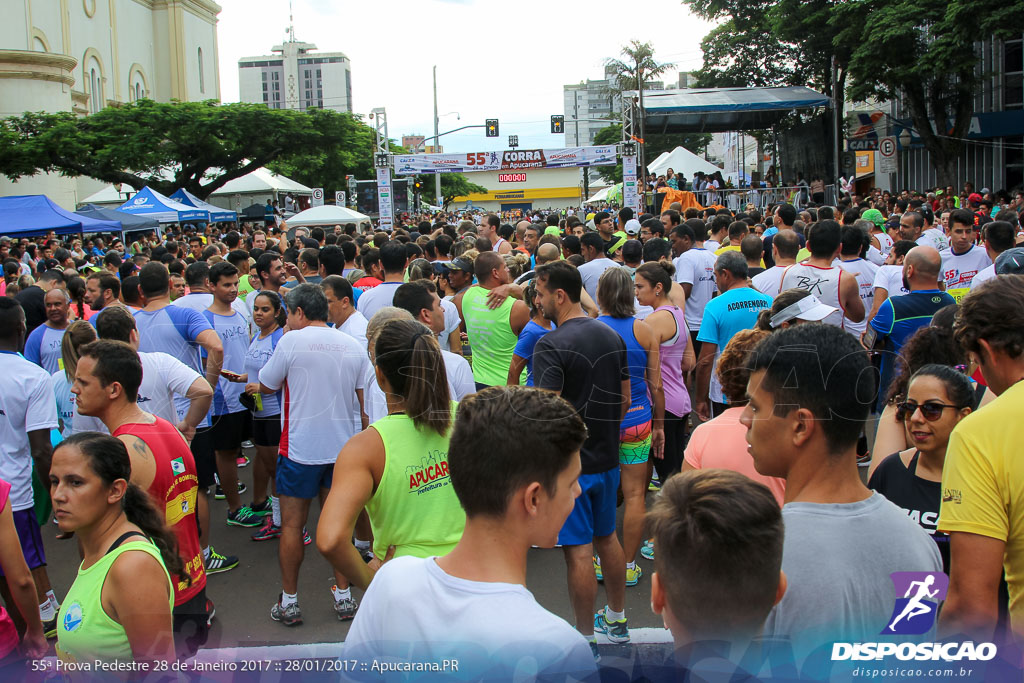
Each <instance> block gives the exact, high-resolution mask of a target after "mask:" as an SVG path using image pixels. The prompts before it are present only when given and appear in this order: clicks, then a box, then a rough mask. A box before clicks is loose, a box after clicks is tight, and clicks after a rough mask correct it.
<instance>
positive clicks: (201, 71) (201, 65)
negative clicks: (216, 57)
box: [199, 48, 206, 92]
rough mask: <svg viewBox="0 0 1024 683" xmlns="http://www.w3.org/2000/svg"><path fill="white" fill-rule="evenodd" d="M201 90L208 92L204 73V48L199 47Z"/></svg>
mask: <svg viewBox="0 0 1024 683" xmlns="http://www.w3.org/2000/svg"><path fill="white" fill-rule="evenodd" d="M199 92H206V77H205V75H204V73H203V48H199Z"/></svg>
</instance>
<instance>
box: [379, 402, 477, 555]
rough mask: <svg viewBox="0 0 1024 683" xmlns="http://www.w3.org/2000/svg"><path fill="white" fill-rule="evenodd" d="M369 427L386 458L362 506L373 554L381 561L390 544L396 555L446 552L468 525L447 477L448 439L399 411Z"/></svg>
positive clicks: (453, 545)
mask: <svg viewBox="0 0 1024 683" xmlns="http://www.w3.org/2000/svg"><path fill="white" fill-rule="evenodd" d="M455 405H456V404H455V403H454V402H453V403H452V408H453V411H454V407H455ZM370 427H371V428H373V429H375V430H377V433H378V434H380V438H381V440H382V441H383V442H384V454H385V455H384V473H383V474H382V475H381V478H380V484H379V485H378V486H377V491H376V492H375V493H374V494H373V497H372V498H370V500H369V502H368V503H367V504H366V512H367V514H368V515H369V516H370V526H371V527H372V528H373V553H374V555H376V556H377V557H380V558H383V557H384V555H385V554H386V553H387V550H388V546H389V545H393V546H395V557H401V556H403V555H412V556H413V557H431V556H433V555H444V554H446V553H448V552H449V551H450V550H451V549H452V548H454V547H455V544H456V543H458V542H459V539H460V538H462V530H463V528H465V526H466V513H465V512H464V511H463V510H462V506H461V505H459V499H458V497H456V495H455V489H454V488H452V482H451V478H450V477H449V476H448V435H446V436H441V435H439V434H438V433H437V432H435V431H433V430H431V429H429V428H428V429H417V428H416V425H414V424H413V421H412V419H410V418H409V416H407V415H405V414H401V413H398V414H394V415H388V416H387V417H384V418H381V419H380V420H377V421H376V422H374V423H373V424H372V425H370Z"/></svg>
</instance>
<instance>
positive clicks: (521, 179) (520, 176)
mask: <svg viewBox="0 0 1024 683" xmlns="http://www.w3.org/2000/svg"><path fill="white" fill-rule="evenodd" d="M498 182H499V183H525V182H526V174H525V173H499V174H498Z"/></svg>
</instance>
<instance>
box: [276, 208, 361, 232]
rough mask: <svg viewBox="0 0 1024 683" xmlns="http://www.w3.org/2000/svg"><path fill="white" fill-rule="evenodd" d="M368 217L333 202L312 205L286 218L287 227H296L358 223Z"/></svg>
mask: <svg viewBox="0 0 1024 683" xmlns="http://www.w3.org/2000/svg"><path fill="white" fill-rule="evenodd" d="M368 220H370V217H369V216H367V215H365V214H361V213H359V212H358V211H353V210H352V209H346V208H345V207H343V206H335V205H333V204H324V205H323V206H314V207H313V208H312V209H306V210H305V211H300V212H299V213H297V214H295V215H294V216H292V217H291V218H289V219H288V221H287V222H288V227H290V228H296V227H301V226H311V225H341V224H343V223H358V222H360V221H368Z"/></svg>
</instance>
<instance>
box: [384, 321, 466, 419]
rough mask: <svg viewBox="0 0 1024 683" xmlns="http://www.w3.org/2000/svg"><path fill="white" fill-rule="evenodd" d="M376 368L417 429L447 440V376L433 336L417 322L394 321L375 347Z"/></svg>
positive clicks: (438, 347)
mask: <svg viewBox="0 0 1024 683" xmlns="http://www.w3.org/2000/svg"><path fill="white" fill-rule="evenodd" d="M374 358H375V361H376V365H377V368H378V369H379V370H380V371H381V373H382V374H383V375H384V377H386V378H387V380H388V384H390V385H391V389H392V390H393V391H394V392H395V393H396V394H398V395H400V396H401V397H402V398H403V399H404V400H405V413H406V415H408V416H409V417H410V418H412V421H413V424H415V425H416V427H417V428H418V429H423V428H426V427H429V428H430V429H432V430H434V431H435V432H437V433H438V434H440V435H442V436H444V435H445V434H447V433H448V428H449V427H450V426H451V421H452V408H451V398H450V394H449V392H448V375H447V373H446V372H445V369H444V357H443V356H441V347H440V346H438V344H437V340H436V339H434V335H433V333H432V332H431V331H430V330H428V329H427V328H426V326H425V325H423V324H422V323H419V322H417V321H415V320H392V321H390V322H388V323H387V324H386V325H384V327H383V328H382V329H381V331H380V334H379V335H378V336H377V340H376V343H375V345H374Z"/></svg>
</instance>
